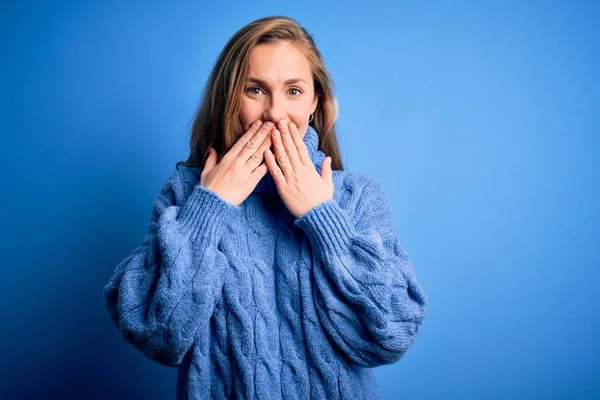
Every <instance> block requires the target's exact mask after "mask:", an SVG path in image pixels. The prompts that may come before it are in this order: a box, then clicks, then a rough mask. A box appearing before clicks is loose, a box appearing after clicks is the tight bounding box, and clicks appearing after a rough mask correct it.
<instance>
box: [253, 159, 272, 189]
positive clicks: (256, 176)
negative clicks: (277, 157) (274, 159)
mask: <svg viewBox="0 0 600 400" xmlns="http://www.w3.org/2000/svg"><path fill="white" fill-rule="evenodd" d="M268 171H269V167H267V164H261V165H259V166H258V167H256V168H255V169H254V171H252V173H251V174H250V182H252V185H253V186H256V185H258V182H260V180H261V179H262V178H263V176H265V175H266V174H267V172H268Z"/></svg>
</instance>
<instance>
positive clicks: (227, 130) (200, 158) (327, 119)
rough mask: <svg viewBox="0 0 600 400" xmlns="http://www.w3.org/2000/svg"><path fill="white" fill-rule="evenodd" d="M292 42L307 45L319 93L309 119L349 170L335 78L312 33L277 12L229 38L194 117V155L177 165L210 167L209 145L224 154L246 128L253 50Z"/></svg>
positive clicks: (336, 164)
mask: <svg viewBox="0 0 600 400" xmlns="http://www.w3.org/2000/svg"><path fill="white" fill-rule="evenodd" d="M282 41H286V42H290V43H293V44H296V45H299V47H300V48H301V49H302V50H303V52H304V54H305V56H306V58H307V60H308V62H309V64H310V68H311V71H312V76H313V82H314V89H315V95H317V96H318V97H319V101H318V103H317V109H316V110H315V112H314V115H313V120H312V121H311V122H310V123H309V124H310V125H311V126H312V127H313V128H314V129H315V130H316V131H317V133H318V135H319V146H318V149H319V150H321V151H322V152H323V153H325V155H327V156H330V157H331V167H332V169H334V170H343V165H342V160H341V154H340V150H339V145H338V141H337V136H336V132H335V121H336V119H337V116H338V104H337V99H336V98H335V96H334V87H333V78H332V77H331V75H330V74H329V71H328V70H327V68H326V67H325V63H324V61H323V56H322V55H321V52H320V51H319V50H318V49H317V46H316V45H315V42H314V39H313V37H312V35H310V34H309V33H308V32H307V31H306V29H304V28H303V27H302V26H301V25H300V24H299V23H298V22H297V21H296V20H295V19H293V18H290V17H285V16H272V17H265V18H260V19H257V20H255V21H253V22H251V23H249V24H247V25H246V26H244V27H242V28H241V29H240V30H239V31H237V32H236V33H235V34H234V35H233V36H232V37H231V38H230V39H229V41H228V42H227V44H226V45H225V47H224V48H223V50H222V51H221V54H219V57H218V59H217V61H216V62H215V65H214V67H213V69H212V72H211V73H210V76H209V78H208V81H207V83H206V86H205V88H204V91H203V93H202V101H201V103H200V106H199V107H198V110H197V111H196V113H195V115H194V117H193V125H192V131H191V139H190V156H189V158H188V159H187V161H185V162H184V161H179V162H178V163H177V166H179V165H184V166H188V167H201V168H203V167H204V164H205V162H206V159H207V158H208V155H209V152H208V150H209V148H210V147H212V148H214V149H215V150H216V151H217V156H218V160H220V159H221V158H222V156H223V155H225V153H227V151H229V149H231V147H232V146H233V145H234V144H235V142H236V141H237V140H238V139H239V138H240V137H241V136H242V135H243V134H244V132H242V129H243V128H242V123H241V120H240V108H241V102H242V95H243V92H244V85H245V84H246V79H247V76H248V69H249V62H250V53H251V51H252V49H253V48H254V47H255V46H257V45H259V44H274V43H278V42H282Z"/></svg>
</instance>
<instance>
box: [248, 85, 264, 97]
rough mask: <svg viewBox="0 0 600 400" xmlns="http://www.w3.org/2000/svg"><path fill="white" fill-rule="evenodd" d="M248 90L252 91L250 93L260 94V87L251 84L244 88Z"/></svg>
mask: <svg viewBox="0 0 600 400" xmlns="http://www.w3.org/2000/svg"><path fill="white" fill-rule="evenodd" d="M246 90H247V91H248V92H250V93H252V94H257V95H258V94H260V91H261V88H259V87H256V86H252V87H249V88H248V89H246Z"/></svg>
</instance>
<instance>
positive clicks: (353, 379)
mask: <svg viewBox="0 0 600 400" xmlns="http://www.w3.org/2000/svg"><path fill="white" fill-rule="evenodd" d="M304 142H305V143H306V145H307V148H308V151H309V153H310V156H311V159H312V160H313V162H314V165H315V167H316V169H317V171H318V172H319V173H320V172H321V163H322V161H323V159H324V158H325V154H324V153H323V152H321V151H320V150H318V143H319V138H318V134H317V132H316V131H315V130H314V129H313V128H312V127H311V126H309V127H308V129H307V132H306V135H305V137H304ZM200 172H201V171H200V168H188V167H184V166H181V165H178V166H177V167H176V168H175V171H174V173H173V174H172V176H171V177H170V178H169V179H168V180H167V181H166V183H165V184H164V186H163V187H162V189H161V191H160V193H159V194H158V196H157V198H156V200H155V202H154V208H153V212H152V216H151V220H150V227H149V230H148V233H147V234H146V236H145V237H144V239H143V242H142V243H141V245H140V246H139V247H138V248H136V249H135V250H134V251H133V252H132V253H131V254H130V255H129V256H128V257H127V258H125V259H124V260H123V261H121V262H120V263H119V265H118V266H117V267H116V269H115V271H114V273H113V275H112V277H111V278H110V280H109V282H108V283H107V284H106V286H105V287H104V299H105V304H106V308H107V311H108V314H109V316H110V318H111V320H112V321H113V323H114V324H115V326H116V327H117V329H118V331H119V332H120V334H121V335H122V337H123V338H124V339H125V340H126V341H127V342H128V343H130V344H132V345H133V346H135V347H136V348H137V349H138V350H140V351H141V352H142V353H143V354H145V355H146V356H147V357H149V358H151V359H153V360H155V361H157V362H159V363H160V364H162V365H166V366H174V367H177V368H178V374H177V393H176V398H177V399H209V398H210V399H230V398H232V397H233V398H239V399H259V398H260V399H270V400H273V399H379V398H380V394H379V389H378V385H377V381H376V379H375V375H374V372H373V370H372V368H373V367H376V366H378V365H383V364H391V363H395V362H396V361H398V360H399V359H400V358H401V357H402V356H403V355H404V354H405V353H406V351H407V350H408V348H409V347H410V346H411V344H412V343H413V342H414V340H415V338H416V336H417V333H418V332H419V328H420V326H421V324H422V322H423V319H424V318H425V315H426V313H427V301H426V296H425V293H424V291H423V290H422V288H421V287H420V286H419V283H418V282H417V279H416V276H415V271H414V268H413V266H412V262H411V261H410V259H409V257H408V255H407V253H406V251H405V250H404V249H403V247H402V246H401V244H400V242H399V240H398V238H397V236H396V233H395V230H394V227H393V223H392V217H391V215H390V210H389V207H388V204H387V203H386V197H385V194H384V192H383V191H382V188H381V186H380V185H379V184H378V183H377V181H376V180H375V179H374V178H372V177H371V176H369V175H366V174H361V173H348V172H345V171H333V182H334V187H335V189H334V198H333V199H331V200H327V201H325V202H323V203H321V204H319V205H317V206H315V207H314V208H312V209H311V210H310V211H308V212H307V213H305V214H303V215H302V216H300V217H299V218H295V217H294V216H293V215H292V214H291V213H290V212H289V211H288V210H287V208H286V207H285V204H284V203H283V201H282V200H281V198H280V197H279V195H278V193H277V187H276V185H275V182H274V181H273V178H272V176H271V175H270V174H269V173H267V175H265V176H264V177H263V179H262V180H261V181H260V183H259V184H258V185H257V186H256V188H255V190H254V191H253V193H252V194H250V196H249V197H248V198H247V199H246V200H245V201H244V202H243V203H242V204H240V205H239V206H236V205H234V204H232V203H229V202H228V201H225V200H223V199H222V198H221V197H219V196H218V195H217V194H216V193H215V192H213V191H211V190H209V189H206V188H204V187H203V186H201V185H200V184H199V183H200Z"/></svg>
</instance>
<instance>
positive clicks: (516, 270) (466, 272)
mask: <svg viewBox="0 0 600 400" xmlns="http://www.w3.org/2000/svg"><path fill="white" fill-rule="evenodd" d="M417 3H418V4H417ZM0 14H1V16H0V46H1V47H0V50H1V51H0V58H1V62H0V71H1V75H0V96H1V98H0V106H1V107H0V116H1V119H0V122H1V125H0V131H1V133H2V136H1V137H2V146H1V148H2V150H1V152H2V153H1V157H0V159H1V162H2V164H3V166H2V172H3V182H2V186H3V190H2V196H1V197H2V208H1V211H2V228H3V234H2V241H1V243H2V249H1V250H2V257H3V262H2V267H1V268H2V278H1V279H0V285H1V286H0V304H2V329H0V340H1V343H2V357H1V368H2V370H1V371H0V372H1V376H2V378H1V379H0V397H1V398H3V399H20V398H61V399H138V398H139V399H142V398H144V399H146V398H162V399H168V398H173V397H174V395H175V386H176V369H175V368H167V367H163V366H161V365H159V364H157V363H155V362H153V361H151V360H150V359H147V358H145V357H144V356H143V355H142V354H141V353H140V352H138V351H137V350H135V349H134V348H133V347H132V346H130V345H128V344H127V343H126V342H125V341H124V340H123V339H122V338H120V337H119V336H118V334H117V331H116V329H115V327H114V326H113V325H112V323H111V321H110V320H109V317H108V315H107V313H106V310H105V308H104V305H103V295H102V289H103V286H104V285H105V284H106V282H107V281H108V279H109V277H110V276H111V274H112V272H113V270H114V268H115V267H116V265H117V264H118V263H119V262H120V261H121V260H122V259H123V258H125V257H126V256H128V255H129V254H130V253H131V252H132V251H133V250H134V248H135V247H136V246H138V245H139V244H140V243H141V240H142V238H143V236H144V234H145V232H146V230H147V227H148V223H149V219H150V215H151V210H152V201H153V200H154V198H155V196H156V195H157V194H158V191H159V189H160V187H161V185H162V184H163V183H164V181H165V180H166V178H167V177H168V176H169V175H170V174H171V173H172V171H173V170H174V167H175V163H176V162H177V161H179V160H185V159H186V158H187V156H188V140H189V131H190V123H191V120H192V117H193V113H194V111H195V110H196V107H197V105H198V102H199V100H200V95H201V91H202V89H203V87H204V84H205V82H206V79H207V77H208V74H209V71H210V69H211V68H212V66H213V63H214V61H215V60H216V57H217V55H218V53H219V51H220V50H221V49H222V48H223V46H224V45H225V43H226V41H227V40H228V39H229V37H230V36H231V35H232V34H233V33H234V32H235V31H236V30H238V29H239V28H241V27H242V26H243V25H245V24H246V23H248V22H250V21H252V20H254V19H257V18H260V17H263V16H267V15H277V14H279V15H288V16H291V17H293V18H296V19H297V20H298V21H299V22H300V23H301V24H303V25H304V26H305V27H306V28H307V29H308V30H309V31H310V33H312V34H313V35H314V36H315V38H316V42H317V45H318V46H319V48H320V50H321V51H322V53H323V55H324V57H325V62H326V64H327V66H328V67H329V69H330V71H331V73H332V75H333V77H334V79H335V84H336V89H337V91H336V92H337V96H338V100H339V105H340V114H339V120H338V124H337V127H338V133H339V140H340V143H341V148H342V152H343V160H344V162H345V166H346V169H347V170H348V171H351V172H364V173H368V174H371V175H373V176H374V177H375V178H377V179H378V180H379V182H380V183H381V184H382V186H383V188H384V190H385V192H386V195H387V197H388V200H389V204H390V208H391V212H392V214H393V218H394V222H395V227H396V231H397V233H398V236H399V238H400V241H401V243H402V244H403V246H404V247H405V249H406V250H407V251H408V254H409V256H410V257H411V259H412V261H413V264H414V266H415V270H416V273H417V277H418V279H419V282H420V283H421V284H422V286H423V288H424V290H425V292H426V294H427V296H428V300H429V313H428V315H427V317H426V319H425V322H424V324H423V326H422V330H421V333H420V334H419V336H418V337H417V340H416V342H415V343H414V345H413V346H412V347H411V348H410V349H409V351H408V352H407V354H406V355H405V356H404V358H403V359H401V360H400V361H399V362H398V363H396V364H394V365H386V366H382V367H379V368H376V370H375V371H376V376H377V379H378V382H379V385H380V387H381V392H382V395H383V398H384V399H390V400H391V399H483V398H485V399H565V398H569V399H593V398H600V386H599V383H598V376H599V375H600V368H599V367H600V350H599V349H600V346H599V344H598V338H600V323H599V317H600V301H599V300H600V298H599V290H598V286H599V283H600V282H599V281H600V280H599V277H600V272H599V268H600V251H598V246H599V245H600V243H599V238H600V218H599V216H600V213H599V206H598V205H599V204H600V199H599V195H598V193H599V192H598V183H599V182H600V160H599V157H598V156H599V152H600V146H599V145H600V143H599V139H598V138H599V134H600V132H599V130H600V124H599V122H600V101H599V93H600V78H599V77H598V71H599V70H600V68H599V67H600V66H599V63H598V61H599V53H600V45H599V42H598V39H599V38H600V28H599V27H600V24H599V23H598V22H599V21H600V7H599V6H598V3H597V2H595V1H573V2H568V1H564V2H552V1H539V2H537V1H536V2H534V1H529V2H521V1H489V2H475V1H473V2H456V1H444V2H436V1H430V2H389V3H388V2H381V1H365V2H359V1H354V2H353V1H340V2H333V1H331V2H320V1H314V2H312V1H311V2H289V3H288V2H282V1H279V2H275V1H270V2H262V1H250V2H248V1H244V2H240V3H233V2H230V1H211V2H201V1H194V2H189V3H177V4H173V3H172V2H166V1H165V2H152V3H143V2H139V3H138V2H117V1H114V2H107V1H86V2H73V1H68V2H67V1H54V2H44V3H41V2H40V3H39V4H38V3H37V2H20V1H19V2H17V1H14V2H3V3H2V5H1V6H0Z"/></svg>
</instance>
